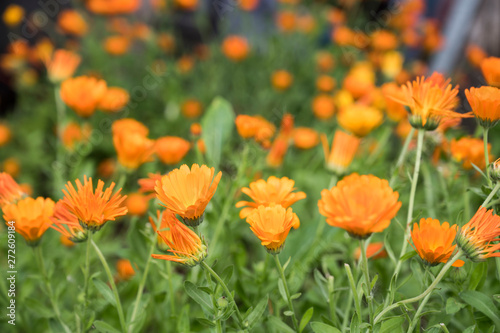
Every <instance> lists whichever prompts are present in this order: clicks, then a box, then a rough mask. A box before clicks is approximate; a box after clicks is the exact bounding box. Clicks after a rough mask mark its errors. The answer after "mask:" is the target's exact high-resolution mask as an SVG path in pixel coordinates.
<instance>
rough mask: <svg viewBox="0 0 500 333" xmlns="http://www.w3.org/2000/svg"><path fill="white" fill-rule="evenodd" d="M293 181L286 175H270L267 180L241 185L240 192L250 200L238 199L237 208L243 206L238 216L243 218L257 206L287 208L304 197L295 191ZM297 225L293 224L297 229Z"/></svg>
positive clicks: (301, 193)
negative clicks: (278, 176)
mask: <svg viewBox="0 0 500 333" xmlns="http://www.w3.org/2000/svg"><path fill="white" fill-rule="evenodd" d="M294 185H295V181H293V180H292V179H289V178H287V177H283V178H277V177H275V176H270V177H269V178H268V179H267V181H266V180H264V179H259V180H256V181H254V182H251V183H250V185H249V187H243V188H242V189H241V192H243V193H245V194H246V195H248V196H249V197H250V198H251V199H252V200H253V202H252V201H239V202H238V203H236V207H237V208H241V207H245V208H243V209H242V210H241V211H240V218H241V219H244V218H246V217H247V216H248V215H250V214H251V212H252V211H253V210H254V209H256V208H257V207H259V206H266V207H267V206H271V205H281V206H282V207H283V208H288V207H290V206H291V205H293V204H294V203H296V202H297V201H299V200H302V199H305V198H306V194H305V193H304V192H294V191H295V189H296V188H295V187H294ZM298 227H299V226H298V225H296V226H295V225H294V228H295V229H297V228H298Z"/></svg>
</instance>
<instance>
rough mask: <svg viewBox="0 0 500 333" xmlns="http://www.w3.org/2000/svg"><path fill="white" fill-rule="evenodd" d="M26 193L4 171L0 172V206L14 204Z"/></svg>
mask: <svg viewBox="0 0 500 333" xmlns="http://www.w3.org/2000/svg"><path fill="white" fill-rule="evenodd" d="M25 196H26V194H25V193H24V191H23V190H22V189H21V187H20V186H19V184H18V183H16V181H15V180H14V179H13V178H12V176H11V175H9V174H8V173H6V172H2V173H0V207H1V208H3V207H5V206H6V205H10V204H14V203H16V202H17V201H18V200H20V199H22V198H23V197H25Z"/></svg>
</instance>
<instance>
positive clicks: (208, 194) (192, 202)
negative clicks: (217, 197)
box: [155, 164, 222, 226]
mask: <svg viewBox="0 0 500 333" xmlns="http://www.w3.org/2000/svg"><path fill="white" fill-rule="evenodd" d="M214 174H215V169H214V168H209V167H207V166H206V165H202V166H201V167H200V166H199V165H198V164H193V165H192V166H191V169H189V167H188V166H187V165H186V164H183V165H182V166H181V167H180V168H179V169H175V170H173V171H170V172H169V173H168V174H167V175H165V176H163V177H162V178H161V180H160V181H157V182H156V186H155V191H156V196H157V198H158V200H160V201H161V202H162V203H163V204H164V205H165V206H166V207H168V208H169V209H170V210H172V211H173V212H174V213H176V214H178V215H180V216H181V217H182V219H183V220H184V223H186V224H187V225H189V226H197V225H199V224H200V223H201V222H203V213H204V212H205V208H206V207H207V205H208V203H209V202H210V200H211V199H212V197H213V196H214V194H215V191H216V190H217V185H219V181H220V179H221V177H222V172H220V171H219V172H218V173H217V175H216V176H215V178H214Z"/></svg>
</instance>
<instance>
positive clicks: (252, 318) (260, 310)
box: [246, 295, 269, 328]
mask: <svg viewBox="0 0 500 333" xmlns="http://www.w3.org/2000/svg"><path fill="white" fill-rule="evenodd" d="M268 297H269V296H267V295H266V297H264V298H263V299H261V301H260V302H259V303H258V304H257V305H256V306H255V308H254V309H253V311H252V312H250V314H249V315H248V317H247V319H246V320H247V322H248V327H250V328H252V327H253V325H254V324H255V323H257V321H258V320H259V319H260V317H262V315H263V314H264V311H265V310H266V307H267V304H268Z"/></svg>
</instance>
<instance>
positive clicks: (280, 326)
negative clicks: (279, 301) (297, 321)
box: [268, 316, 337, 333]
mask: <svg viewBox="0 0 500 333" xmlns="http://www.w3.org/2000/svg"><path fill="white" fill-rule="evenodd" d="M268 322H269V324H270V325H271V326H272V327H273V328H275V329H276V331H278V332H280V333H295V331H294V330H293V329H292V328H291V327H290V326H288V325H287V324H285V323H284V322H282V321H281V319H279V318H278V317H274V316H272V317H269V319H268ZM335 333H337V332H335Z"/></svg>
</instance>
